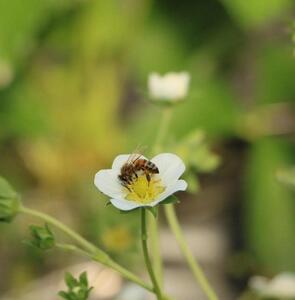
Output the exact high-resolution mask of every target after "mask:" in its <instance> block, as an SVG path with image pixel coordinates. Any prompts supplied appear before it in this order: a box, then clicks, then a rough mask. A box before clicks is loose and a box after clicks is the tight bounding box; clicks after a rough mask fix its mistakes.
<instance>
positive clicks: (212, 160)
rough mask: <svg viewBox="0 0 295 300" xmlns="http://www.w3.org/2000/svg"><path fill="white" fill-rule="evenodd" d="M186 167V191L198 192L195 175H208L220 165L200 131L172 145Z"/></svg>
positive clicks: (193, 132)
mask: <svg viewBox="0 0 295 300" xmlns="http://www.w3.org/2000/svg"><path fill="white" fill-rule="evenodd" d="M172 147H173V148H174V152H175V153H176V154H178V155H179V156H180V157H181V158H182V159H183V160H184V163H185V165H186V166H187V170H186V172H185V175H184V179H185V180H186V181H187V183H188V191H189V192H191V193H196V192H198V191H199V182H198V178H197V176H196V173H199V172H200V173H210V172H212V171H214V170H215V169H216V168H217V167H218V166H219V164H220V158H219V156H218V155H216V154H215V153H213V152H212V151H211V150H210V149H209V145H208V143H207V141H206V136H205V134H204V132H203V131H202V130H194V131H192V132H191V133H189V134H188V135H186V136H185V137H184V138H183V139H182V140H181V141H180V142H177V143H175V144H174V145H172Z"/></svg>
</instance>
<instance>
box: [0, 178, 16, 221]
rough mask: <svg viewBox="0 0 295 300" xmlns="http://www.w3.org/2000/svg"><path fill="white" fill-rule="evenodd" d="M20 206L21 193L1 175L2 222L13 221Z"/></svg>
mask: <svg viewBox="0 0 295 300" xmlns="http://www.w3.org/2000/svg"><path fill="white" fill-rule="evenodd" d="M19 206H20V200H19V195H18V194H17V193H16V191H15V190H14V189H13V188H12V187H11V185H10V184H9V183H8V182H7V181H6V180H5V179H4V178H3V177H0V222H10V221H12V219H13V218H14V217H15V216H16V215H17V213H18V210H19Z"/></svg>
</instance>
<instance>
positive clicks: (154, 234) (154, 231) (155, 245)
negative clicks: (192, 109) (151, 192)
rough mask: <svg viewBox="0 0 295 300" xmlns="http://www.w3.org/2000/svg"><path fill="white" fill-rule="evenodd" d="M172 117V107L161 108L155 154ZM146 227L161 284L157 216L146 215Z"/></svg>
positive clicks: (159, 148)
mask: <svg viewBox="0 0 295 300" xmlns="http://www.w3.org/2000/svg"><path fill="white" fill-rule="evenodd" d="M171 117H172V107H170V106H168V107H165V108H164V110H163V114H162V117H161V121H160V125H159V130H158V134H157V136H156V139H155V144H154V146H153V149H152V152H153V154H156V153H157V152H159V151H160V150H161V145H162V143H163V139H164V138H165V136H166V134H167V130H168V127H169V123H170V120H171ZM148 225H149V226H148V227H149V232H150V241H151V243H150V244H151V250H152V251H151V252H152V260H153V267H154V271H155V274H156V277H157V280H158V282H159V285H160V286H162V285H163V263H162V257H161V251H160V243H159V228H158V227H159V225H158V218H154V216H152V215H149V216H148Z"/></svg>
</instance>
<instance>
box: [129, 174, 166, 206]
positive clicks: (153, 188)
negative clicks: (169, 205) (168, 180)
mask: <svg viewBox="0 0 295 300" xmlns="http://www.w3.org/2000/svg"><path fill="white" fill-rule="evenodd" d="M164 190H165V186H163V184H162V182H161V179H159V178H157V177H156V176H152V177H151V179H150V181H148V180H147V178H146V175H139V176H138V178H137V179H136V180H134V181H133V182H132V184H130V185H128V193H127V195H126V197H125V198H126V200H131V201H135V202H137V203H140V204H149V203H151V202H153V201H154V200H155V199H156V197H157V196H158V195H159V194H161V193H163V192H164Z"/></svg>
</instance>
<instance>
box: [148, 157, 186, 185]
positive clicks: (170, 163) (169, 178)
mask: <svg viewBox="0 0 295 300" xmlns="http://www.w3.org/2000/svg"><path fill="white" fill-rule="evenodd" d="M151 161H152V162H153V163H154V164H155V165H156V166H157V167H158V169H159V174H160V177H161V179H162V182H163V184H164V185H165V186H169V185H170V184H172V183H173V182H175V181H176V180H177V179H178V178H179V177H180V176H181V175H182V174H183V172H184V171H185V165H184V163H183V161H182V160H181V158H180V157H179V156H177V155H175V154H172V153H161V154H158V155H157V156H155V157H154V158H153V159H151Z"/></svg>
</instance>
